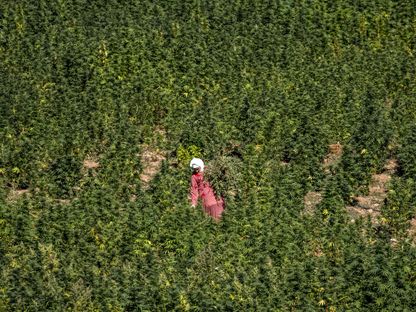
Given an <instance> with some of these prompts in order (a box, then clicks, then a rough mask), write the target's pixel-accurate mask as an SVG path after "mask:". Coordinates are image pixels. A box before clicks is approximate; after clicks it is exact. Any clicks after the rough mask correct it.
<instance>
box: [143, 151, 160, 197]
mask: <svg viewBox="0 0 416 312" xmlns="http://www.w3.org/2000/svg"><path fill="white" fill-rule="evenodd" d="M142 150H143V152H142V153H141V154H140V161H141V164H142V166H143V171H142V173H141V175H140V180H141V181H142V185H143V188H144V189H147V188H148V187H149V184H150V182H151V181H152V180H153V178H154V177H155V176H156V174H157V173H158V172H159V171H160V168H161V166H162V162H163V161H164V160H165V159H166V152H164V151H162V150H160V149H158V148H155V147H152V146H149V145H143V146H142Z"/></svg>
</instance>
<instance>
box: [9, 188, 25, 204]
mask: <svg viewBox="0 0 416 312" xmlns="http://www.w3.org/2000/svg"><path fill="white" fill-rule="evenodd" d="M29 194H30V192H29V190H28V189H17V190H16V189H11V190H10V191H9V194H8V195H7V201H10V202H12V201H17V200H18V199H19V198H21V197H22V196H24V195H29Z"/></svg>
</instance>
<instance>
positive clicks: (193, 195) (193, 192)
mask: <svg viewBox="0 0 416 312" xmlns="http://www.w3.org/2000/svg"><path fill="white" fill-rule="evenodd" d="M198 198H199V188H198V181H197V177H196V175H195V174H193V175H192V178H191V188H190V190H189V200H190V201H191V205H192V207H196V205H197V204H198Z"/></svg>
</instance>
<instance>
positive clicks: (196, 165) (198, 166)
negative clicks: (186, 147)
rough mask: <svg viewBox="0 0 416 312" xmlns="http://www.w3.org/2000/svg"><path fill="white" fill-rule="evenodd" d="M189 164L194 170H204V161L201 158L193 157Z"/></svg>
mask: <svg viewBox="0 0 416 312" xmlns="http://www.w3.org/2000/svg"><path fill="white" fill-rule="evenodd" d="M189 166H190V167H191V168H192V170H193V171H194V172H204V167H205V165H204V162H203V161H202V159H200V158H193V159H192V160H191V163H190V164H189Z"/></svg>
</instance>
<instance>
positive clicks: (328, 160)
mask: <svg viewBox="0 0 416 312" xmlns="http://www.w3.org/2000/svg"><path fill="white" fill-rule="evenodd" d="M342 152H343V147H342V145H341V144H340V143H339V142H337V143H335V144H329V145H328V154H327V155H326V156H325V158H324V160H323V167H324V172H325V173H329V172H330V170H329V167H330V166H332V165H334V164H335V163H337V162H338V161H339V160H340V158H341V156H342Z"/></svg>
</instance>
